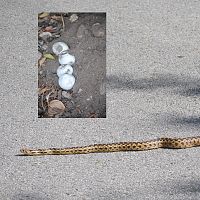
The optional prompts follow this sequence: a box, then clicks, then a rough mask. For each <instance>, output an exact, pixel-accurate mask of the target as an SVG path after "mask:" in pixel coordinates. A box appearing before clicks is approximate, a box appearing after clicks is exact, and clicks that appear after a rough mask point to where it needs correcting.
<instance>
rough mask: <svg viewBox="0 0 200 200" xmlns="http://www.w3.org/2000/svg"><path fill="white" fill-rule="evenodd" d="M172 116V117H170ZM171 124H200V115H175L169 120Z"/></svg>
mask: <svg viewBox="0 0 200 200" xmlns="http://www.w3.org/2000/svg"><path fill="white" fill-rule="evenodd" d="M168 118H170V117H168ZM169 123H170V124H174V125H177V124H181V125H187V126H199V125H200V117H194V116H191V117H179V116H177V117H174V116H172V117H171V118H170V120H169Z"/></svg>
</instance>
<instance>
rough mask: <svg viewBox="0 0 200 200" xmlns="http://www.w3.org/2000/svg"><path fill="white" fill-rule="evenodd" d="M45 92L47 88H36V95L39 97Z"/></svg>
mask: <svg viewBox="0 0 200 200" xmlns="http://www.w3.org/2000/svg"><path fill="white" fill-rule="evenodd" d="M47 90H49V88H48V87H44V88H38V94H39V95H41V94H43V93H45V92H46V91H47Z"/></svg>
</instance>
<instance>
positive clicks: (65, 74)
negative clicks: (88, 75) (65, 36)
mask: <svg viewBox="0 0 200 200" xmlns="http://www.w3.org/2000/svg"><path fill="white" fill-rule="evenodd" d="M52 50H53V52H54V54H56V55H57V56H58V61H59V63H60V66H59V67H58V69H57V75H58V77H59V79H58V84H59V86H60V87H61V88H62V89H63V90H71V89H72V88H73V86H74V83H75V77H74V76H73V75H72V74H73V68H72V65H73V64H74V63H75V57H74V56H72V55H70V54H69V53H68V50H69V47H68V46H67V44H65V43H64V42H56V43H54V44H53V46H52Z"/></svg>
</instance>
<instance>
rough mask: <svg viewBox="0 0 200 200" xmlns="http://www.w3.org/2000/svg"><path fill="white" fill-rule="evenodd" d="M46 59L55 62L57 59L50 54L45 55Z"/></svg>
mask: <svg viewBox="0 0 200 200" xmlns="http://www.w3.org/2000/svg"><path fill="white" fill-rule="evenodd" d="M43 56H44V57H45V58H47V59H50V60H55V58H54V57H53V56H52V55H51V54H50V53H45V54H44V55H43Z"/></svg>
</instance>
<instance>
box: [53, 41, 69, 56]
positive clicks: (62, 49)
mask: <svg viewBox="0 0 200 200" xmlns="http://www.w3.org/2000/svg"><path fill="white" fill-rule="evenodd" d="M52 50H53V52H54V53H55V54H56V55H57V56H58V55H60V54H62V53H67V50H69V47H68V46H67V44H65V43H64V42H56V43H54V44H53V46H52Z"/></svg>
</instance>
